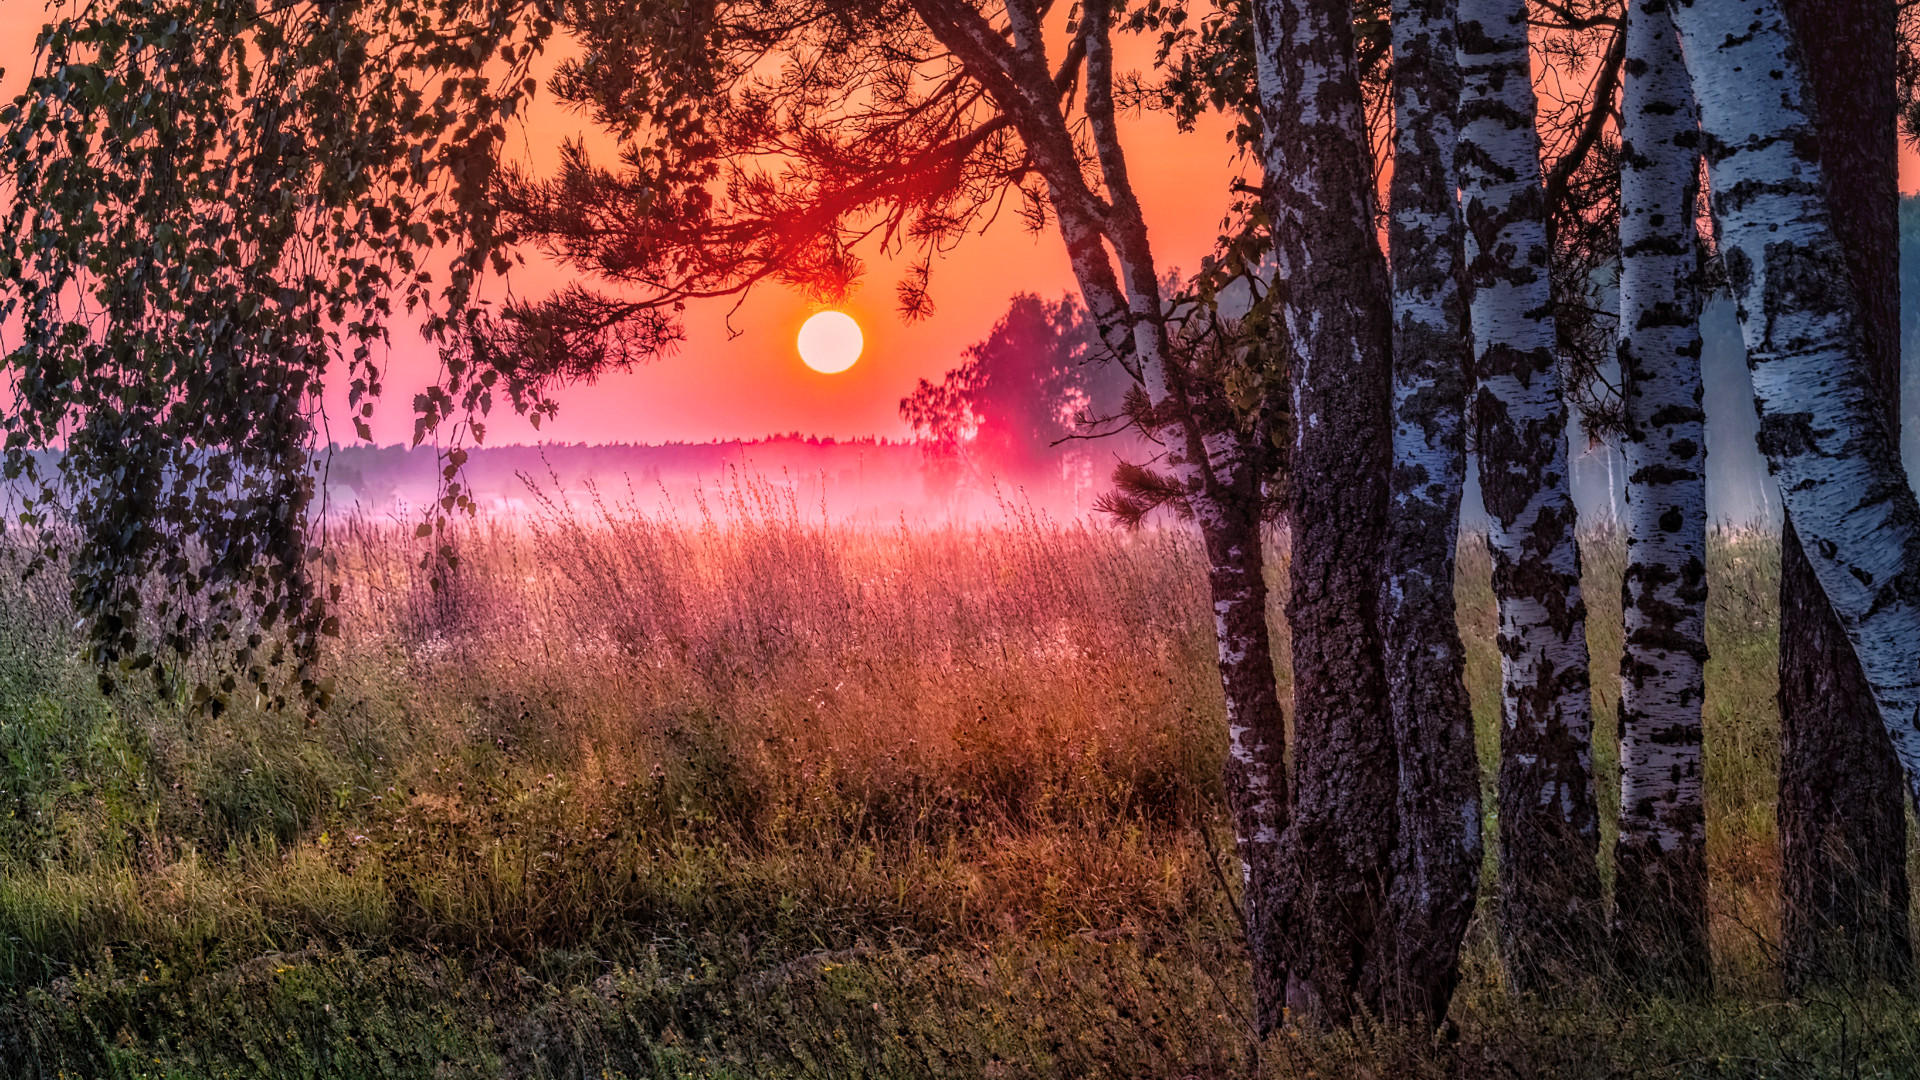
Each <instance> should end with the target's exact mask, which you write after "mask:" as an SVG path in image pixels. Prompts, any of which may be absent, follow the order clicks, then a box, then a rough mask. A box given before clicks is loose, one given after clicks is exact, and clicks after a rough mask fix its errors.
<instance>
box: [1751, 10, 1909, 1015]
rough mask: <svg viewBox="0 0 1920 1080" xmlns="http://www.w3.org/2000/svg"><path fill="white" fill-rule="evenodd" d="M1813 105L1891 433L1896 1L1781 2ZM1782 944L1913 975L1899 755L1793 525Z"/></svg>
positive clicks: (1791, 954)
mask: <svg viewBox="0 0 1920 1080" xmlns="http://www.w3.org/2000/svg"><path fill="white" fill-rule="evenodd" d="M1785 8H1786V15H1787V20H1788V22H1789V24H1790V25H1791V27H1792V29H1793V32H1794V35H1795V38H1796V39H1797V40H1798V41H1799V43H1800V45H1801V48H1802V52H1803V55H1804V56H1805V57H1806V71H1807V73H1808V75H1809V82H1810V83H1811V85H1810V87H1809V89H1810V90H1811V92H1812V95H1813V100H1814V102H1815V104H1816V105H1817V106H1818V108H1817V109H1816V110H1815V112H1816V115H1815V118H1814V123H1815V126H1816V127H1817V128H1818V130H1819V137H1820V164H1821V167H1822V172H1823V173H1824V174H1825V177H1826V189H1827V190H1826V202H1827V209H1828V212H1829V213H1831V214H1832V215H1833V230H1834V234H1835V236H1836V237H1837V238H1838V239H1839V241H1840V245H1841V247H1843V248H1844V249H1845V250H1846V253H1847V264H1848V270H1849V272H1850V275H1851V278H1852V281H1853V284H1854V300H1855V306H1856V311H1857V318H1858V321H1859V326H1860V332H1861V337H1862V341H1863V343H1864V345H1865V347H1866V356H1867V365H1868V368H1869V372H1870V375H1871V377H1872V380H1873V390H1874V393H1875V394H1876V395H1877V396H1878V399H1879V404H1880V406H1881V409H1880V411H1881V414H1882V415H1883V416H1884V417H1885V418H1886V422H1887V424H1888V428H1889V433H1890V434H1891V435H1892V437H1893V438H1894V439H1895V441H1896V445H1897V442H1898V436H1899V430H1900V409H1899V401H1900V282H1899V280H1898V278H1897V277H1896V276H1895V275H1894V274H1892V273H1890V272H1888V268H1890V267H1892V266H1894V265H1895V264H1896V263H1897V261H1898V259H1899V257H1900V253H1899V228H1900V220H1899V218H1900V207H1899V202H1900V191H1899V147H1898V143H1897V136H1896V135H1895V125H1896V118H1897V117H1898V115H1899V105H1898V100H1897V95H1896V93H1895V86H1894V56H1895V53H1896V48H1897V43H1896V40H1895V39H1896V34H1895V25H1894V16H1895V12H1894V9H1893V6H1892V5H1890V4H1886V3H1882V2H1880V0H1788V2H1787V3H1786V5H1785ZM1780 576H1781V580H1780V801H1779V810H1778V815H1779V826H1780V884H1781V890H1780V891H1781V900H1782V904H1781V916H1782V918H1781V923H1782V925H1781V938H1782V941H1781V951H1782V953H1783V954H1784V957H1785V960H1786V970H1785V975H1786V979H1787V985H1788V986H1789V988H1794V989H1797V988H1798V987H1799V986H1800V985H1802V984H1804V983H1805V982H1806V981H1808V980H1809V979H1815V978H1822V977H1825V978H1831V977H1835V976H1841V977H1848V976H1857V977H1868V978H1880V979H1888V980H1897V979H1900V978H1902V977H1905V976H1906V975H1907V974H1909V973H1910V971H1911V968H1912V963H1913V948H1912V943H1911V935H1910V931H1909V927H1908V921H1907V920H1908V915H1907V911H1908V886H1907V813H1906V806H1905V803H1906V794H1905V792H1904V790H1903V785H1902V782H1901V777H1900V763H1899V761H1898V760H1896V759H1895V758H1894V756H1893V746H1892V744H1891V743H1890V742H1888V740H1887V732H1886V729H1885V728H1884V727H1882V726H1881V724H1880V717H1879V713H1878V711H1877V710H1876V709H1875V707H1874V703H1873V694H1872V692H1871V691H1870V690H1869V689H1868V688H1867V682H1866V678H1865V676H1863V675H1862V674H1861V673H1860V661H1859V659H1858V658H1856V657H1855V656H1854V655H1853V646H1852V645H1850V644H1848V642H1847V636H1846V631H1845V630H1843V629H1842V628H1841V627H1840V624H1839V622H1838V621H1837V620H1836V619H1835V617H1834V614H1833V607H1832V605H1830V604H1828V603H1827V598H1826V596H1825V595H1824V594H1823V593H1821V591H1820V583H1819V582H1818V581H1817V580H1815V579H1814V576H1813V567H1812V566H1811V565H1810V564H1809V563H1808V562H1807V556H1806V552H1805V551H1804V550H1802V548H1801V546H1800V536H1799V533H1798V531H1797V530H1795V529H1794V527H1793V523H1792V520H1791V519H1789V520H1788V522H1787V524H1786V528H1785V529H1784V531H1783V533H1782V536H1781V565H1780Z"/></svg>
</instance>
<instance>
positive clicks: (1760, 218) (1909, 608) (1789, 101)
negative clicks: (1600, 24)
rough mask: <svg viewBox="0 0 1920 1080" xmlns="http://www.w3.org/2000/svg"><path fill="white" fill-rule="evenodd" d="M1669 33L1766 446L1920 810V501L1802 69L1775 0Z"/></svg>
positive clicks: (1708, 9) (1704, 7)
mask: <svg viewBox="0 0 1920 1080" xmlns="http://www.w3.org/2000/svg"><path fill="white" fill-rule="evenodd" d="M1674 21H1675V23H1676V24H1678V26H1679V28H1680V33H1681V40H1682V43H1683V45H1684V46H1685V53H1686V58H1687V68H1688V71H1689V72H1690V74H1691V75H1692V77H1693V87H1694V93H1695V95H1696V96H1697V97H1698V99H1699V102H1700V117H1701V125H1702V127H1703V129H1704V131H1705V134H1706V150H1707V162H1708V169H1709V172H1710V179H1711V183H1712V187H1713V193H1714V197H1713V205H1714V214H1715V217H1716V218H1717V219H1718V222H1719V227H1720V235H1721V242H1722V245H1723V248H1722V250H1723V255H1722V258H1723V259H1724V261H1725V263H1726V268H1727V279H1728V284H1729V286H1730V287H1731V289H1732V291H1733V296H1734V300H1735V301H1736V303H1737V305H1738V311H1739V315H1740V327H1741V331H1742V336H1743V337H1744V338H1745V339H1746V344H1747V363H1748V366H1749V367H1750V368H1751V369H1752V371H1753V389H1754V403H1755V406H1756V407H1757V409H1758V410H1759V413H1760V439H1759V441H1760V449H1761V452H1762V453H1764V454H1765V455H1766V457H1767V464H1768V467H1769V469H1770V470H1771V471H1772V472H1773V474H1774V476H1775V477H1776V478H1777V479H1778V480H1779V484H1780V493H1781V498H1782V501H1783V502H1785V504H1786V508H1787V512H1788V513H1789V514H1791V515H1792V516H1793V522H1794V527H1795V529H1796V530H1798V532H1799V534H1800V538H1801V540H1802V541H1803V545H1804V550H1805V552H1806V555H1807V557H1808V561H1809V562H1810V563H1811V564H1812V567H1813V572H1814V576H1815V578H1817V579H1818V580H1819V582H1820V588H1821V590H1822V591H1823V592H1824V593H1826V597H1827V602H1828V603H1829V604H1831V605H1832V607H1833V611H1834V614H1835V615H1836V616H1837V617H1838V618H1839V621H1840V625H1841V627H1842V628H1843V629H1844V630H1845V631H1846V634H1847V639H1848V641H1850V642H1851V643H1852V644H1853V651H1854V655H1855V656H1856V657H1857V658H1858V659H1859V661H1860V670H1861V673H1862V674H1863V675H1864V676H1865V677H1866V681H1867V685H1868V686H1869V687H1870V688H1871V690H1872V692H1873V696H1874V700H1875V703H1876V704H1877V705H1878V707H1879V712H1880V720H1881V723H1882V724H1883V725H1885V727H1886V729H1887V735H1888V737H1889V738H1890V739H1891V741H1892V743H1893V749H1894V753H1895V755H1896V756H1897V757H1898V758H1899V760H1900V763H1901V766H1902V767H1903V768H1904V769H1905V771H1906V775H1907V783H1908V786H1909V792H1910V794H1912V795H1913V796H1914V797H1915V798H1916V802H1920V501H1916V499H1915V498H1914V493H1913V489H1912V488H1910V487H1908V486H1907V480H1906V475H1905V473H1904V471H1903V470H1902V469H1901V466H1900V459H1899V456H1898V453H1897V449H1896V447H1895V445H1894V442H1893V437H1892V433H1891V432H1890V431H1889V430H1888V426H1887V424H1886V423H1885V421H1884V419H1883V417H1882V416H1881V415H1880V410H1879V406H1878V404H1877V403H1876V400H1875V397H1874V392H1873V385H1872V378H1871V374H1870V372H1869V370H1868V366H1867V362H1866V355H1865V347H1864V342H1863V340H1862V338H1861V336H1860V332H1859V327H1858V325H1857V324H1856V321H1855V307H1856V305H1855V294H1854V289H1853V284H1852V281H1851V279H1850V274H1849V270H1848V267H1847V260H1846V252H1845V251H1844V250H1843V249H1842V247H1841V245H1840V243H1839V240H1838V238H1837V237H1836V235H1835V233H1834V230H1833V226H1832V221H1831V217H1830V215H1829V213H1828V210H1827V205H1826V199H1825V193H1826V192H1825V186H1824V185H1825V176H1824V174H1823V170H1822V168H1821V164H1820V160H1819V142H1818V137H1817V133H1816V131H1815V129H1814V127H1813V123H1812V116H1811V111H1810V108H1809V103H1808V99H1807V93H1806V80H1805V75H1804V69H1803V67H1802V65H1801V61H1800V56H1799V53H1798V51H1797V50H1796V49H1795V48H1794V47H1793V38H1792V35H1791V32H1790V30H1789V29H1788V27H1787V24H1786V20H1785V17H1784V16H1783V14H1782V13H1781V10H1780V7H1779V4H1778V3H1777V2H1776V0H1746V2H1743V3H1738V4H1734V3H1726V2H1724V0H1712V2H1706V0H1694V2H1688V0H1681V2H1680V4H1679V6H1678V7H1677V9H1676V10H1675V12H1674Z"/></svg>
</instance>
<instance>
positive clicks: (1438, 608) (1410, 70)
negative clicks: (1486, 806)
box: [1380, 0, 1481, 1021]
mask: <svg viewBox="0 0 1920 1080" xmlns="http://www.w3.org/2000/svg"><path fill="white" fill-rule="evenodd" d="M1454 10H1455V0H1396V2H1395V3H1394V6H1393V23H1392V33H1393V80H1394V126H1395V141H1394V158H1393V179H1392V181H1391V184H1390V188H1389V203H1390V205H1389V210H1390V214H1389V218H1388V243H1389V245H1390V246H1391V248H1392V252H1393V260H1392V262H1393V468H1392V473H1391V476H1390V478H1389V484H1388V498H1387V556H1386V580H1385V587H1384V589H1383V591H1382V595H1381V600H1380V610H1381V634H1382V638H1383V641H1384V650H1385V651H1384V655H1385V658H1386V672H1387V686H1388V691H1387V693H1388V704H1389V706H1390V708H1391V715H1392V719H1393V734H1394V740H1395V743H1396V748H1397V754H1398V758H1399V786H1398V792H1397V800H1396V810H1397V814H1398V817H1399V832H1398V837H1397V840H1396V844H1395V847H1394V853H1393V885H1392V888H1391V889H1390V891H1389V892H1388V897H1387V906H1388V919H1387V923H1388V926H1389V927H1391V928H1392V929H1391V932H1390V933H1388V934H1386V935H1383V936H1382V942H1381V944H1382V961H1381V966H1382V971H1381V976H1380V980H1381V984H1382V996H1383V999H1384V1000H1383V1005H1384V1011H1385V1013H1386V1015H1387V1016H1389V1017H1393V1018H1396V1019H1403V1020H1414V1019H1419V1018H1425V1019H1426V1020H1429V1021H1435V1020H1439V1019H1441V1018H1443V1017H1445V1016H1446V1014H1447V1004H1448V1002H1449V1001H1450V1000H1451V999H1452V996H1453V991H1454V988H1455V986H1456V985H1457V984H1458V982H1459V969H1460V940H1461V937H1462V936H1463V935H1464V934H1465V933H1466V928H1467V920H1468V919H1469V918H1470V917H1471V916H1472V915H1473V908H1474V901H1475V899H1476V893H1477V890H1478V888H1479V884H1480V860H1481V840H1480V765H1479V759H1478V755H1477V754H1476V753H1475V748H1474V737H1473V710H1472V703H1471V702H1470V701H1469V700H1468V697H1467V691H1466V684H1465V682H1464V681H1463V673H1464V670H1465V658H1464V653H1463V651H1462V649H1461V644H1460V631H1459V625H1458V623H1457V621H1456V620H1455V617H1454V601H1453V577H1454V548H1455V544H1456V542H1457V541H1458V539H1459V534H1460V497H1461V490H1462V488H1463V487H1464V485H1465V481H1466V460H1467V458H1466V405H1467V365H1468V360H1469V356H1470V352H1471V347H1472V343H1471V341H1470V339H1469V338H1468V336H1467V327H1466V314H1467V313H1466V297H1465V295H1464V294H1463V293H1462V291H1461V288H1460V275H1461V273H1462V269H1463V268H1462V265H1461V263H1462V248H1461V244H1462V228H1461V224H1460V210H1459V203H1458V202H1457V200H1456V198H1455V181H1454V160H1453V159H1454V142H1455V130H1454V115H1453V110H1454V105H1455V103H1456V102H1457V101H1458V100H1459V98H1460V67H1459V61H1458V58H1457V56H1456V55H1455V43H1454Z"/></svg>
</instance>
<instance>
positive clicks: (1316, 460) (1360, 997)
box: [1253, 0, 1397, 1025]
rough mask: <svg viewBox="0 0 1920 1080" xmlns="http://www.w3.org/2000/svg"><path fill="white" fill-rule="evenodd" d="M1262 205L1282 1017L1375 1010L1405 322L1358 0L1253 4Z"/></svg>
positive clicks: (1390, 830)
mask: <svg viewBox="0 0 1920 1080" xmlns="http://www.w3.org/2000/svg"><path fill="white" fill-rule="evenodd" d="M1253 14H1254V34H1255V46H1254V47H1255V61H1256V71H1257V73H1258V78H1259V90H1260V101H1261V111H1262V116H1263V120H1264V125H1265V133H1264V140H1265V141H1264V145H1263V148H1262V151H1263V159H1264V163H1265V165H1266V177H1265V198H1266V205H1267V208H1268V212H1269V215H1270V217H1271V219H1272V222H1273V232H1274V246H1275V258H1276V261H1277V268H1276V271H1277V272H1276V275H1275V281H1276V288H1279V289H1281V290H1282V292H1281V295H1280V311H1281V317H1282V319H1283V321H1284V323H1285V326H1286V331H1287V336H1288V342H1289V346H1290V348H1291V349H1292V350H1293V352H1292V362H1291V368H1292V377H1293V386H1292V390H1293V398H1294V403H1293V411H1294V418H1295V423H1294V427H1295V432H1296V437H1295V443H1294V446H1293V454H1292V458H1291V464H1292V469H1291V473H1290V477H1291V479H1290V484H1289V495H1288V503H1287V508H1286V509H1287V519H1288V523H1289V525H1290V527H1291V530H1292V539H1293V556H1292V579H1291V596H1290V598H1289V601H1288V604H1287V619H1288V621H1289V623H1290V625H1291V627H1292V631H1293V672H1294V674H1293V679H1294V718H1293V730H1294V747H1295V761H1296V764H1295V768H1294V804H1293V811H1292V818H1291V820H1290V821H1289V822H1288V823H1287V827H1286V829H1285V830H1284V832H1283V833H1282V835H1281V848H1282V855H1283V858H1284V859H1285V860H1286V864H1287V865H1286V872H1287V874H1288V875H1289V876H1288V877H1287V878H1285V879H1284V880H1285V886H1284V890H1283V892H1282V894H1281V895H1280V897H1279V904H1280V908H1279V914H1280V925H1281V928H1282V930H1281V932H1282V933H1283V934H1284V949H1285V959H1286V974H1287V1003H1288V1005H1289V1007H1290V1008H1292V1009H1293V1011H1294V1014H1295V1016H1296V1017H1297V1018H1301V1019H1306V1018H1317V1019H1318V1020H1320V1021H1322V1022H1325V1023H1329V1024H1335V1025H1338V1024H1344V1023H1345V1022H1346V1021H1347V1020H1348V1019H1349V1018H1350V1017H1351V1016H1352V1015H1353V1007H1354V1004H1355V1002H1356V1001H1358V1002H1359V1003H1361V1004H1364V1005H1365V1006H1366V1007H1368V1008H1369V1009H1378V1008H1379V1005H1380V1002H1379V986H1378V984H1377V977H1376V974H1375V973H1376V972H1377V967H1376V965H1375V964H1374V959H1375V957H1376V956H1377V949H1378V945H1377V936H1378V935H1379V934H1380V933H1381V931H1382V915H1383V910H1384V907H1385V904H1386V899H1387V886H1388V883H1389V882H1388V878H1389V871H1388V865H1389V859H1390V857H1391V855H1392V851H1393V847H1394V814H1393V812H1392V809H1391V808H1392V807H1393V806H1394V804H1395V798H1396V792H1395V787H1396V783H1395V781H1396V772H1397V765H1396V760H1395V754H1394V743H1393V737H1392V731H1391V726H1390V723H1389V720H1388V709H1387V700H1386V698H1387V695H1386V679H1385V672H1384V670H1383V666H1382V659H1381V642H1380V630H1379V601H1380V579H1381V572H1382V560H1383V548H1384V544H1385V531H1386V488H1387V484H1386V479H1387V470H1388V466H1389V457H1390V448H1391V445H1392V437H1391V429H1390V425H1389V404H1388V402H1389V397H1390V393H1391V388H1390V381H1391V373H1390V371H1389V367H1390V364H1389V358H1390V350H1391V345H1392V316H1391V312H1390V309H1389V307H1388V282H1387V274H1386V265H1385V260H1384V259H1383V258H1382V257H1381V253H1380V249H1379V244H1378V242H1377V241H1376V239H1375V237H1374V231H1373V226H1372V205H1371V204H1372V199H1371V190H1372V188H1371V184H1372V179H1371V170H1370V168H1369V162H1368V151H1367V142H1366V130H1365V125H1364V122H1363V118H1362V113H1361V100H1360V86H1359V79H1358V76H1357V73H1356V71H1355V68H1354V59H1353V36H1352V26H1353V21H1352V15H1353V13H1352V10H1351V7H1350V5H1349V4H1348V3H1347V2H1346V0H1255V2H1254V5H1253Z"/></svg>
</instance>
